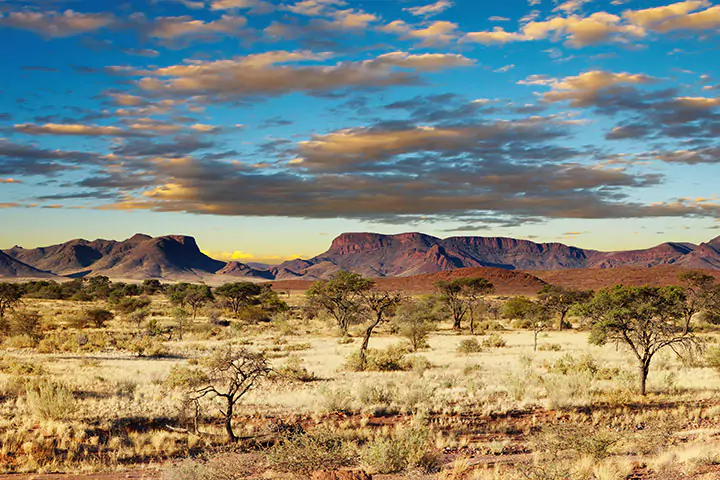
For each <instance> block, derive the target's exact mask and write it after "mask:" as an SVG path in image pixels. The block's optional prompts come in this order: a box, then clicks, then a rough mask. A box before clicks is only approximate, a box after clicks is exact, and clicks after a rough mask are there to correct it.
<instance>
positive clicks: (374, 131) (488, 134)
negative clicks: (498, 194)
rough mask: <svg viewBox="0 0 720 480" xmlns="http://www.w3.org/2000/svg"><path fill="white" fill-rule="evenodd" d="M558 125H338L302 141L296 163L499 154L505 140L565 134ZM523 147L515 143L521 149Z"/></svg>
mask: <svg viewBox="0 0 720 480" xmlns="http://www.w3.org/2000/svg"><path fill="white" fill-rule="evenodd" d="M558 127H559V125H558V124H557V123H556V122H555V121H553V120H552V119H549V118H534V119H525V120H516V121H496V122H492V123H488V124H477V125H463V126H454V127H450V126H448V127H434V126H405V127H403V126H401V127H399V128H383V127H377V128H355V129H346V130H339V131H336V132H333V133H329V134H324V135H315V136H313V137H312V139H311V140H308V141H303V142H300V143H299V144H298V148H297V158H296V159H295V160H294V162H293V165H296V166H301V167H303V168H308V169H311V170H313V169H319V170H331V171H336V170H338V171H347V170H348V169H351V166H353V165H365V164H368V163H373V162H383V161H387V160H389V159H391V158H393V157H395V156H397V155H402V154H408V153H419V152H437V153H442V154H461V153H467V152H476V153H477V154H479V155H492V154H493V153H496V154H501V153H502V149H503V148H504V147H505V146H507V145H513V144H518V145H525V144H531V143H533V142H538V141H543V140H548V139H553V138H558V137H561V136H564V135H565V133H564V132H563V131H561V130H560V129H559V128H558ZM522 148H523V147H518V148H517V150H518V153H520V152H519V151H520V150H522ZM525 153H526V154H527V153H528V152H527V151H526V152H525Z"/></svg>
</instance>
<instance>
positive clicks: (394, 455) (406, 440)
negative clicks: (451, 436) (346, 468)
mask: <svg viewBox="0 0 720 480" xmlns="http://www.w3.org/2000/svg"><path fill="white" fill-rule="evenodd" d="M361 458H362V461H363V463H364V464H365V465H366V466H367V467H368V470H371V471H372V472H373V473H381V474H387V473H399V472H402V471H405V470H409V469H415V468H417V469H420V470H423V471H425V472H428V473H429V472H432V471H434V470H436V469H437V467H438V455H437V452H436V450H435V448H433V445H432V441H431V438H430V432H429V430H428V429H427V428H424V427H411V428H404V429H400V430H398V431H396V432H394V434H393V435H391V436H389V437H375V438H374V439H373V440H372V441H370V442H369V443H368V444H367V445H366V446H365V447H364V448H363V450H362V453H361Z"/></svg>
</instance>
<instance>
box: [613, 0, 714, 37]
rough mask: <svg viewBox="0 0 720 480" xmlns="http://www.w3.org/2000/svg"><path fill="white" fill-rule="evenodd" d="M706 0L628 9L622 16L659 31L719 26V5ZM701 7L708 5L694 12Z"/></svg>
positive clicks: (635, 23) (700, 29)
mask: <svg viewBox="0 0 720 480" xmlns="http://www.w3.org/2000/svg"><path fill="white" fill-rule="evenodd" d="M710 5H711V4H710V2H708V1H706V0H691V1H686V2H678V3H673V4H671V5H667V6H663V7H655V8H646V9H643V10H634V11H633V10H628V11H626V12H624V13H623V16H624V17H625V18H626V19H627V20H628V21H629V22H631V23H633V24H634V25H637V26H639V27H642V28H644V29H646V30H650V31H653V32H659V33H667V32H673V31H677V30H689V31H702V30H712V29H717V28H718V27H720V6H714V7H710ZM703 7H710V8H707V9H705V10H702V11H700V12H695V10H698V9H700V8H703Z"/></svg>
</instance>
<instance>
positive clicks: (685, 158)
mask: <svg viewBox="0 0 720 480" xmlns="http://www.w3.org/2000/svg"><path fill="white" fill-rule="evenodd" d="M653 156H654V158H655V159H657V160H659V161H661V162H665V163H682V164H685V165H700V164H720V146H715V147H708V148H700V149H695V150H675V151H664V152H656V153H655V154H654V155H653Z"/></svg>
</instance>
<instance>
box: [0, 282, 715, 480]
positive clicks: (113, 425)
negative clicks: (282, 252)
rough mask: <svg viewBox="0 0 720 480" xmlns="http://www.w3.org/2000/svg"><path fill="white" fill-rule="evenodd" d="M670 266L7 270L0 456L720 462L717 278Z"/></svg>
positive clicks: (535, 463) (414, 468)
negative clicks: (584, 282) (275, 274)
mask: <svg viewBox="0 0 720 480" xmlns="http://www.w3.org/2000/svg"><path fill="white" fill-rule="evenodd" d="M677 283H678V286H677V287H623V286H616V287H614V288H608V289H603V290H600V291H597V292H582V291H576V290H572V289H568V288H562V287H553V286H548V287H545V288H543V290H541V291H540V292H538V294H536V295H528V296H512V295H505V296H499V295H496V294H494V292H493V288H492V285H490V284H488V282H487V281H484V280H483V279H478V278H474V279H472V278H471V279H459V280H453V281H449V282H441V283H439V284H438V285H436V288H435V290H434V291H432V292H426V293H425V294H417V293H413V294H409V293H404V292H401V291H381V290H379V289H377V288H375V287H374V286H373V282H372V281H371V280H367V279H363V278H362V277H360V276H358V275H355V274H346V273H342V272H341V273H339V274H337V275H336V276H334V277H333V278H331V279H329V280H323V281H318V282H316V283H314V284H313V285H312V286H310V288H309V289H308V290H306V291H300V290H291V289H283V290H279V289H278V290H273V289H272V288H270V287H269V286H268V285H265V284H256V283H249V282H239V283H233V284H227V285H223V286H218V287H215V288H211V287H209V286H206V285H197V284H188V283H180V284H162V283H160V282H158V281H155V280H148V281H145V282H144V283H142V284H126V283H122V282H111V281H110V280H108V279H107V278H104V277H96V278H91V279H76V280H72V281H68V282H65V283H55V282H51V281H31V282H25V283H3V284H0V316H1V317H2V319H1V320H0V331H1V332H2V333H1V334H0V341H1V342H2V343H1V345H0V348H1V357H0V472H1V473H0V478H5V477H7V478H44V477H43V475H50V474H57V473H62V474H66V475H70V476H67V477H52V476H48V477H47V478H85V476H87V478H104V479H114V478H152V479H155V478H157V479H178V480H185V479H187V480H189V479H204V480H215V479H218V480H221V479H222V480H230V479H241V478H250V479H285V478H316V479H367V478H375V479H400V478H413V479H446V480H450V479H454V480H462V479H476V480H479V479H483V480H485V479H487V480H491V479H493V480H495V479H497V480H500V479H508V480H516V479H518V480H520V479H532V480H555V479H558V480H559V479H572V480H586V479H587V480H592V479H597V480H621V479H638V480H639V479H667V480H671V479H707V480H709V479H716V478H720V397H719V396H718V392H719V391H720V373H719V370H718V369H719V368H720V348H719V347H718V340H719V339H720V335H719V332H718V326H717V324H718V322H717V316H716V313H715V312H716V309H717V305H718V303H717V298H718V297H720V295H719V294H718V292H719V291H720V290H719V289H718V286H717V284H716V283H715V280H714V279H713V278H712V277H707V276H704V275H703V274H701V273H698V272H690V273H688V274H687V275H684V276H683V278H679V279H678V282H677ZM648 356H649V358H647V357H648ZM645 377H646V378H645ZM98 474H102V475H103V476H102V477H99V476H98V477H93V475H98ZM29 475H35V476H33V477H30V476H29Z"/></svg>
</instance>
